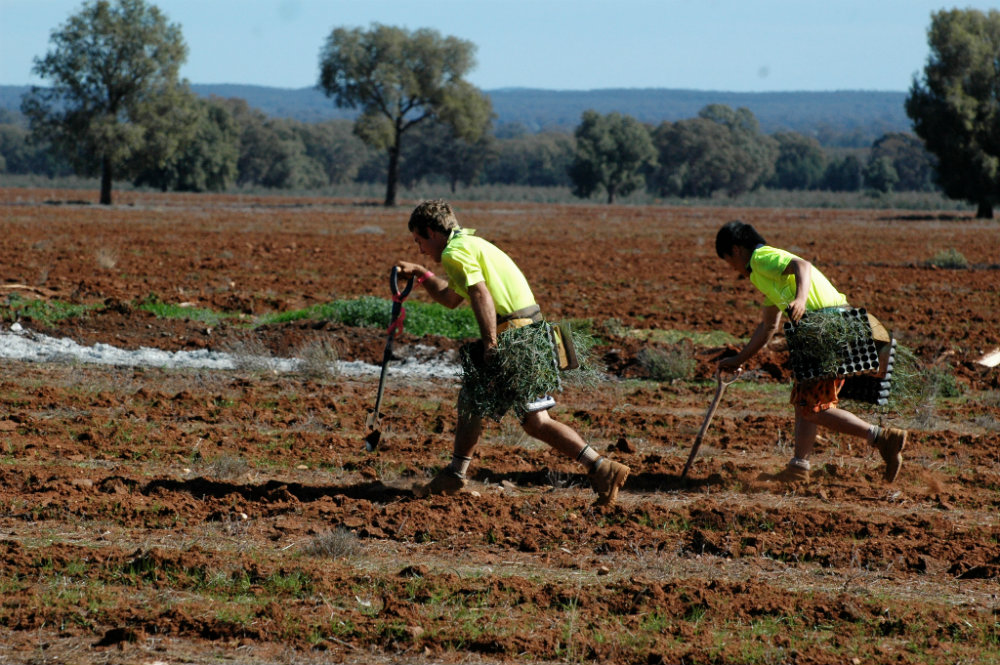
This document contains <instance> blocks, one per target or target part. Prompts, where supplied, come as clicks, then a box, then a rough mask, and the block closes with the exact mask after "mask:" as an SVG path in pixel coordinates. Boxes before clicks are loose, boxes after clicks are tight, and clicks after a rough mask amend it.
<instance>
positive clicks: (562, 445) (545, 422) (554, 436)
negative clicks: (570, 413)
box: [521, 411, 587, 459]
mask: <svg viewBox="0 0 1000 665" xmlns="http://www.w3.org/2000/svg"><path fill="white" fill-rule="evenodd" d="M521 426H522V427H523V428H524V431H525V433H527V434H528V436H531V437H534V438H536V439H538V440H539V441H543V442H545V443H547V444H549V445H550V446H552V447H553V448H555V449H556V450H558V451H559V452H561V453H562V454H563V455H565V456H566V457H569V458H571V459H576V458H577V457H579V455H580V453H581V452H583V449H584V448H586V447H587V442H586V441H584V440H583V438H582V437H581V436H580V435H579V434H577V433H576V430H574V429H573V428H572V427H570V426H569V425H564V424H563V423H560V422H558V421H556V420H553V419H552V418H551V417H550V416H549V412H548V411H537V412H535V413H529V414H528V415H526V416H525V417H524V420H523V421H522V422H521Z"/></svg>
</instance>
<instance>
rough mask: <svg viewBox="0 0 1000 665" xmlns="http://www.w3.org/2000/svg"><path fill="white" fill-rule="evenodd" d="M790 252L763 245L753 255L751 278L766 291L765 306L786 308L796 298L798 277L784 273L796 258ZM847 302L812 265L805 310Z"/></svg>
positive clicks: (783, 309) (762, 291)
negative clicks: (796, 279)
mask: <svg viewBox="0 0 1000 665" xmlns="http://www.w3.org/2000/svg"><path fill="white" fill-rule="evenodd" d="M797 258H799V257H798V256H795V255H794V254H792V253H791V252H787V251H785V250H783V249H778V248H777V247H770V246H768V245H761V246H760V247H758V248H757V249H755V250H754V251H753V254H752V255H751V256H750V281H751V282H752V283H753V285H754V286H756V287H757V289H758V290H760V292H761V293H763V294H764V297H765V304H766V305H776V306H777V307H778V309H780V310H781V311H785V309H786V308H787V307H788V304H789V303H791V302H792V301H793V300H795V286H796V285H795V276H794V275H783V274H782V273H783V272H784V271H785V268H787V267H788V264H789V263H791V262H792V259H797ZM846 304H847V296H845V295H844V294H843V293H841V292H840V291H838V290H837V289H836V288H835V287H834V286H833V284H831V283H830V280H828V279H827V278H826V276H824V275H823V273H821V272H820V271H819V270H818V269H817V268H816V266H813V267H812V280H811V283H810V285H809V294H808V295H807V296H806V310H808V311H813V310H817V309H823V308H824V307H840V306H843V305H846Z"/></svg>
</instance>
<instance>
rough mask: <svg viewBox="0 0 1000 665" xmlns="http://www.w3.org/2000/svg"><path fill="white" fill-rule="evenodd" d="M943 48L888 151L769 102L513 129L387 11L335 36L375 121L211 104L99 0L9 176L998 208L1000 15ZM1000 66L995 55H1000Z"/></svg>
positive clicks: (190, 186)
mask: <svg viewBox="0 0 1000 665" xmlns="http://www.w3.org/2000/svg"><path fill="white" fill-rule="evenodd" d="M928 35H929V42H930V46H931V56H930V57H929V59H928V63H927V65H926V67H925V70H924V75H923V78H922V79H915V80H914V82H913V86H912V88H911V90H910V93H909V96H908V97H907V99H906V112H907V114H908V115H909V116H910V118H911V119H912V120H913V122H914V132H915V134H909V133H903V132H892V133H889V134H885V135H883V136H881V137H879V138H878V139H877V140H876V141H874V143H873V144H872V145H871V147H870V149H868V150H847V149H830V148H824V147H823V146H822V145H820V143H819V142H818V141H817V140H816V139H815V138H813V137H810V136H806V135H803V134H800V133H797V132H791V131H781V132H776V133H774V134H771V135H768V134H764V133H763V132H761V130H760V127H759V123H758V122H757V119H756V118H755V117H754V115H753V113H752V112H750V111H749V110H748V109H746V108H737V109H733V108H731V107H729V106H725V105H722V104H711V105H708V106H706V107H704V108H703V109H702V110H701V111H700V112H699V113H698V114H697V116H696V117H694V118H686V119H682V120H678V121H674V122H668V121H665V122H662V123H660V124H659V125H655V126H653V125H649V124H644V123H641V122H639V121H638V120H636V119H634V118H632V117H630V116H628V115H623V114H620V113H615V112H612V113H607V114H601V113H598V112H597V111H593V110H588V111H585V112H584V113H583V114H582V116H581V119H580V123H579V125H577V127H576V128H575V130H574V131H573V132H572V133H567V132H558V131H547V132H529V131H527V129H526V128H524V127H521V126H518V125H516V124H506V125H500V126H497V127H494V121H495V115H494V113H493V111H492V107H491V103H490V99H489V97H488V96H487V95H485V94H483V93H482V92H481V91H479V90H478V89H477V88H475V87H474V86H472V85H471V84H470V83H468V81H466V80H465V78H464V77H465V75H466V74H467V73H468V71H469V70H471V68H472V67H473V66H474V64H475V60H474V57H473V56H474V51H475V47H474V45H473V44H472V43H471V42H467V41H464V40H461V39H458V38H455V37H450V36H447V37H442V36H441V35H440V34H439V33H437V32H436V31H434V30H430V29H419V30H415V31H408V30H404V29H400V28H394V27H390V26H384V25H378V24H374V25H373V26H372V27H371V29H369V30H363V29H360V28H354V29H347V28H336V29H334V30H333V31H332V32H331V34H330V36H329V38H328V39H327V41H326V43H325V44H324V46H323V49H322V51H321V55H320V78H319V87H320V89H321V90H322V91H323V92H324V93H325V94H326V95H327V96H328V97H329V98H330V99H331V100H332V102H333V103H334V104H335V105H336V106H337V107H339V108H349V109H357V110H359V111H360V113H359V114H358V116H357V118H356V119H355V120H329V121H323V122H316V123H304V122H300V121H295V120H290V119H283V118H272V117H268V116H267V115H265V114H264V113H263V112H262V111H259V110H257V109H254V108H251V107H250V106H249V105H248V104H247V103H246V102H245V101H244V100H240V99H221V98H209V99H203V98H198V97H197V96H196V95H194V94H193V93H192V92H191V90H190V86H189V85H188V84H187V82H186V81H180V80H179V79H178V76H177V72H178V70H179V67H180V65H181V64H182V63H183V61H184V60H185V59H186V55H187V47H186V46H185V45H184V42H183V39H182V37H181V33H180V28H179V27H178V26H176V25H171V24H169V23H168V22H167V20H166V18H165V17H164V16H163V15H162V14H161V13H160V11H159V9H158V8H157V7H155V6H154V5H150V4H147V3H146V2H145V1H144V0H116V1H115V2H112V1H111V0H90V1H89V2H85V3H84V5H83V7H82V9H81V10H80V11H79V12H78V13H77V14H74V15H72V16H71V17H70V18H69V19H68V20H67V22H66V23H65V24H63V25H62V26H60V27H59V28H58V29H56V30H55V31H53V33H52V36H51V42H52V48H51V49H50V50H49V52H48V53H47V54H46V55H45V56H44V57H41V58H36V59H35V66H34V69H33V71H34V72H35V73H36V74H37V75H39V76H40V77H41V78H43V79H47V80H51V81H52V82H53V84H52V85H51V86H50V87H45V88H42V87H37V86H36V87H33V88H32V89H31V91H30V92H29V93H28V94H26V95H25V96H24V98H23V101H22V105H21V112H22V114H23V115H22V116H21V117H18V115H17V114H14V113H9V112H2V111H0V172H8V173H33V174H41V175H48V176H57V175H65V174H69V173H75V174H77V175H85V176H95V175H99V176H100V177H101V199H100V200H101V203H110V202H111V191H112V183H113V182H115V181H130V182H133V183H135V184H137V185H147V186H152V187H158V188H160V189H163V190H179V191H195V192H197V191H225V190H227V189H230V188H233V187H251V186H252V187H268V188H276V189H295V190H302V189H322V188H323V187H327V186H330V185H337V184H345V183H351V182H368V183H382V184H384V185H385V187H386V196H385V204H386V205H395V203H396V197H397V191H398V187H399V185H400V184H402V185H404V186H413V185H415V184H417V183H419V182H422V181H425V182H444V183H447V184H448V185H450V187H451V188H452V190H453V191H454V190H456V189H457V187H458V186H460V185H466V186H468V185H475V184H510V185H527V186H565V187H569V188H571V189H572V191H573V193H574V194H575V195H576V196H579V197H582V198H588V197H592V196H596V195H598V194H601V195H603V196H604V197H605V198H606V200H607V201H608V202H609V203H612V202H615V201H616V200H617V199H618V198H620V197H622V196H627V195H628V194H629V193H631V192H634V191H636V190H638V189H640V188H646V189H648V190H649V191H651V192H654V193H655V194H657V195H662V196H683V197H711V196H713V195H715V194H717V193H720V192H721V193H724V194H728V195H731V196H735V195H739V194H742V193H744V192H748V191H753V190H755V189H758V188H762V187H766V188H774V189H789V190H795V189H826V190H833V191H857V190H860V189H870V190H873V191H879V192H887V191H893V190H896V191H900V190H912V191H931V190H934V189H936V188H940V189H941V190H942V191H943V192H944V193H945V194H946V195H947V196H949V197H951V198H955V199H962V200H966V201H969V202H971V203H973V204H975V205H977V216H980V217H992V214H993V206H994V205H995V204H996V203H997V201H998V200H1000V148H998V146H1000V112H998V111H997V105H998V101H1000V100H998V98H997V94H996V90H997V89H1000V80H998V79H1000V73H998V72H997V71H996V70H995V68H993V67H992V66H991V62H992V60H991V59H990V57H989V53H993V54H994V56H995V54H996V53H997V52H1000V43H997V41H998V40H1000V12H998V11H996V10H990V11H989V12H988V13H983V12H980V11H977V10H952V11H941V12H937V13H935V14H934V15H933V16H932V25H931V29H930V30H929V33H928ZM994 59H995V58H994Z"/></svg>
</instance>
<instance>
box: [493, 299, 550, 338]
mask: <svg viewBox="0 0 1000 665" xmlns="http://www.w3.org/2000/svg"><path fill="white" fill-rule="evenodd" d="M541 321H542V309H541V308H540V307H539V306H538V305H528V306H527V307H522V308H521V309H518V310H514V311H513V312H511V313H510V314H504V315H503V316H500V315H499V314H498V315H497V334H500V333H502V332H503V331H504V330H507V329H508V328H523V327H524V326H528V325H531V324H532V323H539V322H541Z"/></svg>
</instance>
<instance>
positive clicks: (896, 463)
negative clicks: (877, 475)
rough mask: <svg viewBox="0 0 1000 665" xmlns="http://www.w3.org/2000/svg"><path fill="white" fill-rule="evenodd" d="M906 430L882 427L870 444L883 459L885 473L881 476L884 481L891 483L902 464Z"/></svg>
mask: <svg viewBox="0 0 1000 665" xmlns="http://www.w3.org/2000/svg"><path fill="white" fill-rule="evenodd" d="M907 434H908V432H907V431H906V430H905V429H896V428H895V427H886V428H883V429H882V431H881V432H880V433H879V435H878V436H877V437H875V440H874V441H873V442H872V446H873V447H874V448H875V450H877V451H878V453H879V455H881V456H882V459H883V460H885V473H884V474H883V475H882V477H883V478H884V479H885V482H887V483H891V482H892V481H894V480H896V476H898V475H899V469H900V467H902V466H903V455H902V454H901V453H902V452H903V448H905V447H906V437H907Z"/></svg>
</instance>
